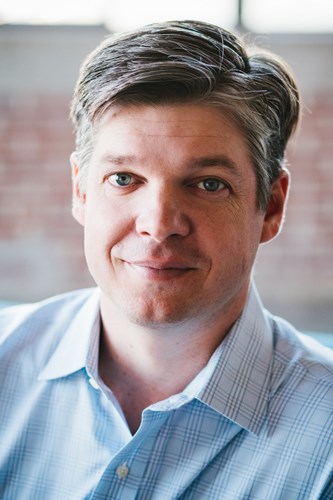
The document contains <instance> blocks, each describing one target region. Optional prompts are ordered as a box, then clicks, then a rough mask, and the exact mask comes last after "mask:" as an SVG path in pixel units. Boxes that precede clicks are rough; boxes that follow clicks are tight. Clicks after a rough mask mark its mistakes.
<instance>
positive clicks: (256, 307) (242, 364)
mask: <svg viewBox="0 0 333 500" xmlns="http://www.w3.org/2000/svg"><path fill="white" fill-rule="evenodd" d="M221 346H222V349H221V354H220V359H219V362H218V363H217V365H216V368H215V370H214V372H213V374H212V376H211V377H210V379H209V381H208V383H207V384H206V385H205V386H204V388H203V389H202V391H201V393H199V395H198V399H200V400H201V401H202V402H204V403H206V404H208V405H209V406H211V407H212V408H213V409H215V410H216V411H218V412H220V413H221V414H223V415H224V416H225V417H227V418H229V419H230V420H232V421H233V422H235V423H237V424H238V425H240V426H241V427H243V428H246V429H247V430H249V431H251V432H253V433H254V434H258V433H259V431H260V428H261V426H262V425H263V422H264V419H265V416H266V413H267V405H268V398H269V390H270V374H271V369H272V363H273V335H272V331H271V328H270V326H269V323H268V320H267V319H266V317H265V313H264V309H263V306H262V304H261V301H260V299H259V296H258V294H257V291H256V289H255V286H254V284H252V285H251V288H250V292H249V296H248V300H247V303H246V305H245V308H244V310H243V312H242V314H241V316H240V317H239V319H238V320H237V321H236V323H235V325H234V326H233V327H232V329H231V330H230V332H229V333H228V335H227V336H226V338H225V339H224V341H223V342H222V345H221Z"/></svg>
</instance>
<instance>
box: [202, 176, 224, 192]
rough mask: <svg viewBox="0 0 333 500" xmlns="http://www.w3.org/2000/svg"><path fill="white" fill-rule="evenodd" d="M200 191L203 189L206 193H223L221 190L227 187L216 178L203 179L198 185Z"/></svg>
mask: <svg viewBox="0 0 333 500" xmlns="http://www.w3.org/2000/svg"><path fill="white" fill-rule="evenodd" d="M197 186H198V188H199V189H203V190H205V191H209V192H210V193H214V192H216V191H221V189H225V188H226V187H227V186H226V184H225V183H224V182H222V181H220V180H219V179H215V178H214V177H211V178H207V179H203V180H202V181H200V182H198V184H197Z"/></svg>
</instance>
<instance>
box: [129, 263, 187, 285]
mask: <svg viewBox="0 0 333 500" xmlns="http://www.w3.org/2000/svg"><path fill="white" fill-rule="evenodd" d="M123 262H124V263H125V266H126V268H127V269H129V270H130V271H134V272H135V273H137V274H139V275H140V276H142V277H143V278H146V279H149V280H162V281H164V280H169V279H175V278H177V277H180V276H184V274H187V273H188V272H189V271H193V270H194V269H195V268H194V267H191V266H189V265H187V264H184V263H181V262H177V261H167V262H154V261H140V262H127V261H123Z"/></svg>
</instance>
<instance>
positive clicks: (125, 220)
mask: <svg viewBox="0 0 333 500" xmlns="http://www.w3.org/2000/svg"><path fill="white" fill-rule="evenodd" d="M72 166H73V197H74V205H73V215H74V217H75V218H76V220H77V221H78V222H79V223H80V224H82V225H83V226H84V230H85V253H86V259H87V263H88V266H89V269H90V272H91V274H92V276H93V277H94V279H95V281H96V283H97V284H98V285H99V287H100V288H101V318H102V328H103V331H102V337H101V349H100V359H99V370H100V374H101V376H102V378H103V379H104V381H105V382H106V383H107V385H108V386H109V387H110V388H111V389H112V390H113V392H114V393H115V395H116V397H118V400H119V402H120V404H121V406H122V409H123V411H124V414H125V416H126V418H127V421H128V423H129V426H130V428H131V430H132V432H135V430H136V429H137V428H138V426H139V424H140V419H141V412H142V410H143V409H144V408H145V407H147V406H148V405H149V404H152V403H154V402H156V401H159V400H161V399H164V398H166V397H168V396H170V395H171V394H174V393H176V392H179V391H181V390H182V389H183V388H184V387H185V386H186V385H187V384H188V383H189V381H190V380H192V379H193V377H194V376H195V375H196V374H197V373H198V372H199V371H200V369H201V368H202V367H203V366H204V365H205V364H206V363H207V361H208V359H209V357H210V356H211V354H212V352H213V351H214V350H215V348H216V347H217V345H218V344H219V343H220V342H221V341H222V339H223V338H224V336H225V335H226V334H227V332H228V330H229V329H230V327H231V326H232V324H233V323H234V322H235V320H236V319H237V318H238V316H239V315H240V313H241V311H242V309H243V307H244V304H245V301H246V298H247V293H248V288H249V282H250V277H251V270H252V267H253V263H254V260H255V257H256V253H257V249H258V246H259V244H260V243H264V242H267V241H269V240H271V239H272V238H274V237H275V236H276V234H277V233H278V232H279V229H280V226H281V222H282V218H283V210H284V205H285V201H286V196H287V190H288V173H287V172H285V171H284V172H283V173H282V174H281V176H280V178H279V179H278V180H277V181H275V183H274V184H273V186H272V193H271V199H270V203H269V206H268V209H267V211H266V213H262V212H260V211H259V210H258V208H257V203H256V178H255V172H254V168H253V165H252V163H251V160H250V155H249V151H248V148H247V145H246V143H245V140H244V138H243V136H242V134H241V132H240V131H239V130H238V128H237V127H236V126H235V125H234V124H233V123H231V122H230V120H227V118H226V117H224V116H223V113H222V112H221V110H218V109H216V108H213V107H209V106H205V105H196V104H186V105H163V106H162V105H161V106H156V107H153V106H132V105H130V106H123V107H121V106H113V107H111V108H110V109H109V110H108V111H107V112H106V113H105V114H104V116H103V118H102V119H101V121H100V124H99V129H98V132H97V136H96V141H95V146H94V152H93V155H92V158H91V163H90V166H89V170H88V174H87V183H86V189H85V192H81V191H80V188H79V186H78V176H77V172H78V169H79V168H80V165H77V161H76V155H75V154H73V155H72ZM133 353H135V355H133Z"/></svg>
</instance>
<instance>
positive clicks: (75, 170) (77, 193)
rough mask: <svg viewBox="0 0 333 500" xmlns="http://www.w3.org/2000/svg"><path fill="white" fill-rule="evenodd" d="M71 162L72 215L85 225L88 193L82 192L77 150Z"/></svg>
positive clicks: (72, 155)
mask: <svg viewBox="0 0 333 500" xmlns="http://www.w3.org/2000/svg"><path fill="white" fill-rule="evenodd" d="M70 162H71V168H72V200H73V203H72V215H73V217H74V219H75V220H76V221H77V222H78V223H79V224H81V225H82V226H84V214H85V203H86V194H85V193H82V192H81V188H80V184H79V165H78V161H77V154H76V152H75V151H74V153H72V154H71V156H70Z"/></svg>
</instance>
